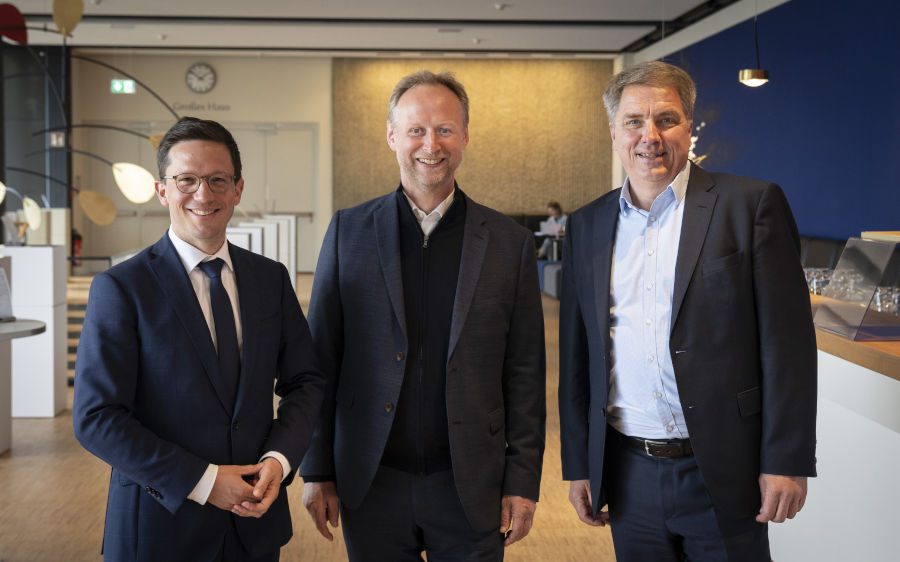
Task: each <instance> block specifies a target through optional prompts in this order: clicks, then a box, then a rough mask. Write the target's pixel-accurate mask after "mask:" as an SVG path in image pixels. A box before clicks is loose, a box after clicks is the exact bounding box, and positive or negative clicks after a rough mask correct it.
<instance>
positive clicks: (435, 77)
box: [388, 70, 469, 127]
mask: <svg viewBox="0 0 900 562" xmlns="http://www.w3.org/2000/svg"><path fill="white" fill-rule="evenodd" d="M416 86H444V87H445V88H447V89H448V90H450V91H451V92H453V95H455V96H456V99H458V100H459V103H460V105H462V111H463V126H464V127H468V126H469V95H468V94H466V89H465V88H464V87H463V85H462V83H461V82H460V81H459V80H457V79H456V76H454V75H453V73H452V72H448V71H446V70H445V71H444V72H441V73H440V74H435V73H434V72H431V71H430V70H420V71H418V72H413V73H412V74H407V75H406V76H404V77H403V78H401V79H400V81H399V82H397V85H396V86H394V91H393V92H391V99H390V101H389V102H388V121H390V122H391V123H393V122H394V109H395V108H396V107H397V103H399V102H400V98H401V97H403V94H405V93H406V92H408V91H409V90H411V89H413V88H415V87H416Z"/></svg>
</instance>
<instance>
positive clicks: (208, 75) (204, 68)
mask: <svg viewBox="0 0 900 562" xmlns="http://www.w3.org/2000/svg"><path fill="white" fill-rule="evenodd" d="M184 82H185V84H187V87H188V88H190V89H191V91H192V92H197V93H198V94H205V93H206V92H208V91H210V90H212V89H213V86H215V85H216V71H215V70H213V68H212V67H211V66H209V65H208V64H206V63H205V62H198V63H196V64H192V65H191V66H190V68H188V69H187V73H186V74H185V75H184Z"/></svg>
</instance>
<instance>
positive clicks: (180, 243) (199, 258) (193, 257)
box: [169, 228, 234, 274]
mask: <svg viewBox="0 0 900 562" xmlns="http://www.w3.org/2000/svg"><path fill="white" fill-rule="evenodd" d="M169 240H171V241H172V245H173V246H175V252H176V253H177V254H178V258H179V259H180V260H181V265H183V266H184V270H185V271H187V272H188V274H190V273H191V271H193V270H194V268H195V267H197V265H198V264H200V263H202V262H205V261H211V260H213V259H215V258H222V261H224V262H225V265H226V266H228V269H229V270H231V271H232V272H234V266H232V264H231V253H229V251H228V241H227V240H226V241H225V243H224V244H222V247H221V248H219V249H218V250H217V251H216V253H215V254H212V255H209V254H207V253H206V252H204V251H203V250H200V249H198V248H195V247H194V246H192V245H190V244H188V243H187V242H185V241H184V240H182V239H181V238H179V237H178V235H177V234H175V232H173V231H172V229H171V228H169Z"/></svg>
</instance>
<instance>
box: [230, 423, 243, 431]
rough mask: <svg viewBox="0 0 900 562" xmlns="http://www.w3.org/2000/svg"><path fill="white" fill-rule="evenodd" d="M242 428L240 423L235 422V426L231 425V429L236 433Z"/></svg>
mask: <svg viewBox="0 0 900 562" xmlns="http://www.w3.org/2000/svg"><path fill="white" fill-rule="evenodd" d="M240 428H241V424H239V423H238V422H234V423H233V424H231V429H233V430H235V431H237V430H239V429H240Z"/></svg>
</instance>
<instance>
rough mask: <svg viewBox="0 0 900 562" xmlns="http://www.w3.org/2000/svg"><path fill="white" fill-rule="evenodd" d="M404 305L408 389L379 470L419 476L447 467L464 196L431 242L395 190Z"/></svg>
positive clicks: (457, 195) (405, 386)
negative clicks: (452, 341)
mask: <svg viewBox="0 0 900 562" xmlns="http://www.w3.org/2000/svg"><path fill="white" fill-rule="evenodd" d="M397 205H398V206H399V208H398V211H399V216H400V253H401V264H402V271H403V304H404V307H405V309H406V333H407V337H408V338H409V348H408V353H407V359H406V371H405V372H404V375H403V386H402V388H401V390H400V399H399V400H398V402H397V409H396V413H395V414H394V423H393V425H392V426H391V433H390V435H389V437H388V441H387V445H386V446H385V449H384V455H383V456H382V460H381V462H382V464H384V465H385V466H389V467H391V468H396V469H399V470H403V471H406V472H410V473H414V474H431V473H433V472H437V471H440V470H447V469H449V468H450V438H449V434H448V422H447V400H446V392H445V389H446V382H447V349H448V347H449V344H450V321H451V318H452V315H453V302H454V300H455V298H456V283H457V279H458V277H459V264H460V260H461V259H462V245H463V231H464V229H465V219H466V200H465V196H464V195H463V194H462V192H460V191H459V190H457V191H456V193H455V194H454V198H453V203H452V204H451V205H450V208H449V209H447V211H446V213H445V214H444V216H443V217H442V218H441V220H440V222H439V223H438V225H437V227H435V229H434V231H432V233H431V234H430V235H429V236H428V238H427V239H426V238H425V236H424V234H423V233H422V228H421V227H420V226H419V223H418V221H417V220H416V217H415V216H414V215H413V211H412V209H411V208H410V206H409V202H408V201H407V199H406V196H404V195H403V191H402V189H398V190H397Z"/></svg>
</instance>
